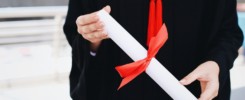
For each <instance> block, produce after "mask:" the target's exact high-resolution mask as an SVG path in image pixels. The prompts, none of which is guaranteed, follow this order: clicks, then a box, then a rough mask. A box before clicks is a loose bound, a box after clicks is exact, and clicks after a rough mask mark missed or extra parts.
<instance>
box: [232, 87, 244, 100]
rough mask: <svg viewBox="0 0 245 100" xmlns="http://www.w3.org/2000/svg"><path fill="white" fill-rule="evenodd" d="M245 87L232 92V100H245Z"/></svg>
mask: <svg viewBox="0 0 245 100" xmlns="http://www.w3.org/2000/svg"><path fill="white" fill-rule="evenodd" d="M244 93H245V87H241V88H237V89H234V90H232V92H231V100H244V98H245V94H244Z"/></svg>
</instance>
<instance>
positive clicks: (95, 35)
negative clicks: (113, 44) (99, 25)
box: [82, 30, 108, 43]
mask: <svg viewBox="0 0 245 100" xmlns="http://www.w3.org/2000/svg"><path fill="white" fill-rule="evenodd" d="M82 36H83V37H84V38H85V39H87V40H89V41H90V42H92V43H95V42H98V41H100V40H103V39H107V38H108V35H107V33H106V32H105V31H104V30H99V31H95V32H92V33H87V34H82Z"/></svg>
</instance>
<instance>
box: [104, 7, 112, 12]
mask: <svg viewBox="0 0 245 100" xmlns="http://www.w3.org/2000/svg"><path fill="white" fill-rule="evenodd" d="M103 9H104V10H105V11H106V12H108V13H110V12H111V7H110V6H108V5H107V6H105V7H104V8H103Z"/></svg>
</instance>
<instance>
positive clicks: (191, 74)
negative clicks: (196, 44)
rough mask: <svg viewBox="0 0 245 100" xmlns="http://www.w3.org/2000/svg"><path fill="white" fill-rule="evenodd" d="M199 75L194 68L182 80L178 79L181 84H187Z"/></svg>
mask: <svg viewBox="0 0 245 100" xmlns="http://www.w3.org/2000/svg"><path fill="white" fill-rule="evenodd" d="M198 77H199V74H198V73H196V72H195V70H194V71H193V72H191V73H190V74H188V75H187V76H186V77H185V78H183V79H182V80H180V83H181V84H182V85H189V84H191V83H192V82H194V81H195V80H197V78H198Z"/></svg>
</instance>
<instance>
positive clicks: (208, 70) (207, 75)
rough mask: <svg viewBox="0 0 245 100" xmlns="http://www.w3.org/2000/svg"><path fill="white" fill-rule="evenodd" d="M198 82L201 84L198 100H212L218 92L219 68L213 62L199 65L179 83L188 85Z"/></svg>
mask: <svg viewBox="0 0 245 100" xmlns="http://www.w3.org/2000/svg"><path fill="white" fill-rule="evenodd" d="M195 80H198V81H200V84H201V90H202V91H201V92H202V94H201V96H200V98H199V99H198V100H212V99H213V98H215V97H216V96H217V95H218V91H219V66H218V64H217V63H216V62H214V61H207V62H205V63H203V64H201V65H199V66H198V67H197V68H196V69H195V70H194V71H192V72H191V73H190V74H189V75H187V76H186V77H185V78H183V79H182V80H181V81H180V83H181V84H183V85H189V84H190V83H192V82H193V81H195Z"/></svg>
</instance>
